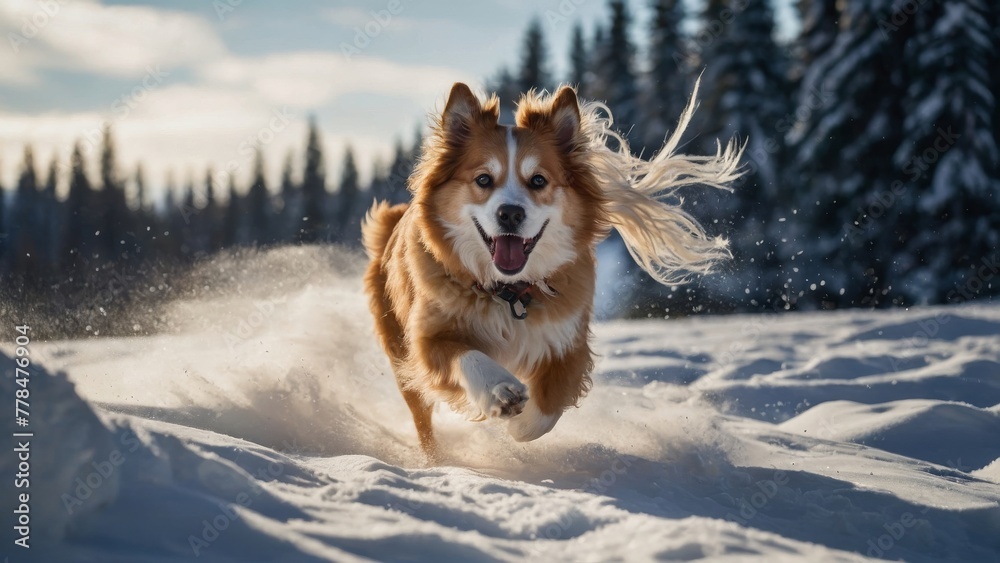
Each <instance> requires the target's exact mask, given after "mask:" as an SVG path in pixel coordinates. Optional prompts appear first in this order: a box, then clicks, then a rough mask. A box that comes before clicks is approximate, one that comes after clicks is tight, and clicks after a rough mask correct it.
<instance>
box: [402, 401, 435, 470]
mask: <svg viewBox="0 0 1000 563" xmlns="http://www.w3.org/2000/svg"><path fill="white" fill-rule="evenodd" d="M400 391H402V392H403V399H404V400H405V401H406V406H408V407H410V414H412V415H413V425H414V426H416V427H417V439H418V440H420V449H421V450H423V452H424V455H426V456H427V461H428V462H430V463H432V464H433V463H436V462H437V461H438V448H437V440H435V439H434V429H433V427H432V425H431V413H432V412H433V405H431V404H429V403H428V402H427V401H425V400H424V398H423V397H422V396H421V395H420V392H419V391H414V390H413V389H405V388H402V387H400Z"/></svg>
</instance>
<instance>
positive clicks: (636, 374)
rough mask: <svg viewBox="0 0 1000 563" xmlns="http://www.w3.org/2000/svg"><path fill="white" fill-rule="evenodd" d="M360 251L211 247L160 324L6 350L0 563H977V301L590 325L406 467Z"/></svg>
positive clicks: (993, 345)
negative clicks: (498, 402) (491, 411)
mask: <svg viewBox="0 0 1000 563" xmlns="http://www.w3.org/2000/svg"><path fill="white" fill-rule="evenodd" d="M361 265H362V260H361V258H360V257H358V256H356V255H353V254H349V253H345V252H342V251H339V250H337V249H328V248H284V249H278V250H274V251H270V252H266V253H261V254H257V255H251V256H244V257H240V258H220V259H218V260H215V261H212V262H208V263H206V264H203V265H202V267H201V268H200V269H199V270H198V271H196V272H195V273H194V274H192V275H191V276H189V277H186V278H185V279H182V280H176V281H175V283H176V284H178V286H183V287H184V288H185V290H184V291H183V292H182V293H183V294H185V295H188V296H189V297H187V298H185V299H183V300H181V301H178V302H176V303H174V304H173V305H172V306H171V309H170V315H171V320H172V326H174V327H175V329H174V330H173V331H172V332H171V333H170V334H161V335H156V336H149V337H136V338H128V339H91V340H86V341H63V342H50V343H32V345H31V346H32V353H33V358H34V361H35V365H36V366H41V365H44V366H45V369H46V370H47V371H45V372H42V371H41V369H42V368H40V367H36V368H35V369H36V373H35V375H34V376H33V377H34V378H35V379H34V380H33V385H34V387H33V391H32V393H33V397H35V401H36V404H37V405H38V407H37V409H38V412H37V413H34V414H33V418H32V425H33V430H34V432H35V433H36V436H37V441H36V443H35V444H34V446H33V447H34V448H36V450H35V451H36V452H37V458H35V459H34V466H33V467H34V471H35V474H34V475H33V477H34V479H33V482H32V490H33V492H34V491H37V493H38V496H37V497H33V498H34V499H35V500H34V504H33V506H32V509H33V511H34V513H33V514H34V519H33V522H34V530H36V531H37V533H38V537H36V538H33V539H34V542H33V543H34V547H33V548H32V550H31V551H30V552H23V551H22V552H18V551H12V548H8V549H7V551H8V552H9V553H10V556H11V561H22V560H29V561H31V560H38V561H42V560H57V559H51V558H50V557H59V558H64V559H65V560H80V561H88V560H92V561H135V560H142V561H180V560H187V559H190V558H191V557H193V556H195V555H197V556H199V557H200V558H202V559H205V560H210V561H257V560H280V561H321V560H338V561H340V560H352V559H355V558H358V559H366V558H370V559H377V560H387V559H391V560H429V559H440V558H451V559H463V560H482V561H493V560H523V559H524V558H526V557H531V558H554V559H561V560H564V559H574V560H607V559H613V558H621V557H625V558H630V559H652V558H661V559H697V558H703V557H712V558H723V557H731V558H735V559H743V558H747V557H753V556H757V557H761V558H764V557H767V558H768V559H776V560H783V559H794V558H808V559H810V560H859V559H864V558H865V557H884V558H889V559H900V558H904V559H907V560H918V561H919V560H931V559H936V558H942V557H950V558H956V559H963V560H997V559H1000V484H998V483H1000V461H998V458H1000V448H998V446H997V444H998V443H1000V442H998V438H997V436H998V435H1000V434H998V433H997V429H998V426H997V424H998V423H997V420H998V416H1000V375H998V374H1000V339H998V337H997V335H998V334H1000V308H997V307H962V308H950V309H946V308H941V309H925V310H915V311H909V312H903V311H897V312H877V313H868V312H842V313H832V314H809V315H784V316H780V317H778V316H734V317H726V318H705V319H689V320H684V321H672V322H665V321H657V322H633V323H608V324H601V325H598V326H596V327H595V328H596V336H597V348H598V349H599V351H600V353H601V355H602V359H601V361H600V362H599V363H598V372H599V373H598V374H597V375H596V377H595V387H594V390H593V391H592V393H591V395H590V396H589V397H588V398H587V399H585V400H584V401H583V404H582V406H581V407H580V408H579V409H575V410H572V411H570V412H568V413H567V414H566V415H565V416H564V417H563V419H562V421H560V424H559V425H558V426H557V427H556V429H555V430H554V431H553V432H552V433H551V434H549V435H547V436H545V437H543V438H541V439H540V440H538V441H536V442H532V443H528V444H518V443H515V442H513V441H512V440H511V439H510V438H509V437H507V435H506V432H505V431H504V429H503V427H502V426H500V425H490V424H476V423H470V422H466V421H464V420H463V419H461V418H460V417H459V416H457V415H455V414H452V413H450V412H448V411H447V410H446V409H444V408H443V407H442V408H439V409H438V411H437V412H436V413H435V417H436V426H437V431H438V433H439V435H440V437H441V442H442V446H443V448H442V449H443V450H444V451H446V452H450V453H449V456H448V458H447V459H446V460H445V462H444V463H443V464H442V465H441V466H438V467H423V466H421V463H420V459H421V458H420V455H419V452H418V449H417V447H416V435H415V431H414V430H413V428H412V423H411V421H410V417H409V414H408V412H407V410H406V406H405V405H404V403H403V401H402V399H401V397H400V396H399V393H398V391H397V390H396V388H395V382H394V380H393V378H392V376H391V374H390V373H389V371H388V365H387V362H386V360H385V358H384V357H383V356H382V354H381V352H380V351H379V349H378V346H377V343H376V342H375V340H374V338H373V336H372V333H371V322H370V320H369V318H368V312H367V307H366V303H365V300H364V298H363V295H362V293H361V287H360V281H359V275H358V274H359V271H360V268H361ZM8 364H9V360H5V361H4V371H5V373H6V372H7V371H9V365H8ZM60 371H64V372H65V373H66V374H67V375H65V376H64V375H59V374H58V372H60ZM3 385H4V387H3V389H4V392H5V393H6V394H7V395H8V396H9V395H10V394H12V392H13V387H12V386H11V382H10V378H9V377H5V378H4V383H3ZM11 423H12V421H11ZM8 430H9V431H11V432H12V431H13V428H12V427H11V428H8ZM116 452H117V454H116ZM112 458H113V459H116V460H118V459H120V460H121V462H120V463H114V464H112V466H113V468H112V470H111V471H110V473H108V475H107V476H106V477H104V476H102V477H101V482H100V483H99V484H97V486H90V485H87V478H88V477H89V476H90V475H91V474H93V473H94V472H97V473H98V474H99V475H100V474H101V468H104V469H107V465H105V462H107V461H108V460H111V459H112ZM10 463H11V457H10V456H4V457H0V471H2V472H3V473H4V474H5V475H9V474H11V473H12V467H11V466H10ZM78 479H79V481H78ZM81 482H82V483H83V484H84V485H86V486H85V487H80V486H79V483H81ZM91 482H92V483H95V484H96V482H97V480H96V479H94V478H91ZM6 486H8V487H9V485H6ZM88 489H89V492H88ZM4 494H5V498H12V497H11V494H9V492H5V493H4ZM84 497H86V498H84ZM8 514H10V511H8ZM5 545H6V546H10V545H12V544H11V542H9V541H8V542H7V543H5ZM43 555H44V557H43Z"/></svg>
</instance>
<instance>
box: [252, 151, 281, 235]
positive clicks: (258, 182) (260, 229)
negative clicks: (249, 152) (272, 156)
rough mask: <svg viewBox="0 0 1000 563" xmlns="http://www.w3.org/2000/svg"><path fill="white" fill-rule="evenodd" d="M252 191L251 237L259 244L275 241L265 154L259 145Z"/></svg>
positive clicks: (254, 166) (256, 153)
mask: <svg viewBox="0 0 1000 563" xmlns="http://www.w3.org/2000/svg"><path fill="white" fill-rule="evenodd" d="M251 182H252V183H251V184H250V191H249V192H247V202H246V205H247V212H248V214H249V216H250V230H251V233H250V239H251V240H252V241H253V242H254V243H255V244H257V245H261V246H263V245H268V244H271V243H272V242H273V240H274V239H273V237H272V236H271V230H270V226H271V222H272V219H273V218H272V216H273V210H272V208H271V194H270V192H269V191H268V189H267V179H266V178H265V176H264V155H263V153H262V152H261V150H260V148H259V147H258V148H257V150H256V152H255V153H254V161H253V180H252V181H251Z"/></svg>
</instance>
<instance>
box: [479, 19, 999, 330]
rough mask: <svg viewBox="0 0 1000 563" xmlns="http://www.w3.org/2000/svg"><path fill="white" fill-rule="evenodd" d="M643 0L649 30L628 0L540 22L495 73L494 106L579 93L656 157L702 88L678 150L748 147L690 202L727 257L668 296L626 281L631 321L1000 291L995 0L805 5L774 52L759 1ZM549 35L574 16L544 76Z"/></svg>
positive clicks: (643, 280)
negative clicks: (510, 63)
mask: <svg viewBox="0 0 1000 563" xmlns="http://www.w3.org/2000/svg"><path fill="white" fill-rule="evenodd" d="M633 7H634V5H633ZM648 7H649V14H650V16H649V17H648V18H647V19H648V23H647V24H646V25H647V29H633V28H635V26H636V25H637V24H636V23H635V22H634V21H633V15H632V14H631V13H630V5H629V4H628V3H626V2H625V1H623V0H611V1H610V2H609V3H608V9H607V18H606V20H605V21H603V22H599V23H598V24H596V25H595V26H593V27H592V28H590V29H585V28H584V27H582V26H581V25H580V24H575V25H574V24H573V23H572V22H567V21H566V17H564V16H563V15H562V14H560V13H558V12H549V13H546V14H543V15H542V16H541V17H540V18H539V19H537V20H536V21H535V22H533V23H532V24H531V25H530V26H529V28H528V29H527V31H526V33H525V37H524V41H523V44H522V46H521V60H520V68H519V70H517V71H510V70H507V69H501V70H500V71H499V72H497V73H496V74H495V75H494V78H493V80H492V89H493V90H496V91H498V92H499V93H500V95H501V97H502V101H503V102H504V103H505V104H507V107H512V106H513V99H514V97H515V95H516V93H517V92H519V91H523V90H526V89H528V88H531V87H534V88H538V89H542V88H545V89H552V88H553V87H554V86H555V85H556V84H558V83H560V82H568V83H570V84H573V85H576V86H577V87H578V90H579V92H580V94H581V95H582V96H584V97H585V98H590V99H597V100H601V101H604V102H606V103H607V105H608V106H609V107H610V109H611V111H612V112H613V114H614V116H615V121H616V124H617V126H618V127H619V130H620V131H621V132H622V133H625V135H626V137H627V139H628V141H629V143H630V145H631V147H632V149H633V151H634V152H635V153H636V154H639V155H642V156H651V155H652V152H653V151H655V150H657V148H659V146H660V145H661V144H662V142H663V139H664V137H665V135H667V134H668V133H669V132H670V131H671V130H672V129H673V127H674V126H675V125H676V120H677V116H678V115H679V114H680V112H681V110H682V108H683V106H684V103H685V102H686V100H687V97H688V96H689V94H690V92H691V90H692V87H693V84H694V81H695V80H696V79H697V78H699V77H700V78H701V90H700V92H699V99H700V105H699V108H698V112H697V113H696V115H695V120H694V122H693V123H692V125H691V126H690V127H689V130H688V134H687V141H686V143H685V144H684V150H685V151H688V152H695V153H701V154H712V153H714V152H715V150H716V146H715V142H716V139H722V140H726V139H728V138H730V137H731V136H733V135H736V136H738V138H740V139H741V140H743V141H744V142H746V143H747V145H746V153H745V155H746V156H745V163H746V164H745V169H746V175H745V176H744V178H743V179H742V180H741V182H740V183H739V184H738V185H737V186H736V187H735V190H734V192H733V193H732V194H729V193H725V192H717V191H704V190H701V191H694V192H692V193H691V194H689V196H688V199H687V201H686V205H688V206H690V207H691V208H692V209H693V210H694V213H695V215H696V216H697V217H698V218H699V219H700V220H701V221H702V222H703V224H705V225H707V226H708V227H709V228H710V230H711V231H712V232H713V233H715V234H722V235H726V236H727V237H728V238H730V240H731V242H732V249H733V254H734V259H733V261H732V263H731V264H730V265H729V266H728V267H727V268H726V269H725V271H724V272H723V273H722V274H720V275H714V276H709V277H707V278H705V279H704V280H702V281H701V283H700V284H698V285H696V286H693V287H688V288H674V289H682V291H680V292H677V291H674V290H673V289H664V288H660V287H659V286H657V285H656V284H654V283H652V282H651V281H650V280H649V278H648V277H647V276H645V275H643V274H641V273H636V274H635V276H636V282H637V285H638V286H639V290H638V292H637V293H636V295H635V296H634V299H635V301H636V302H635V304H634V305H635V306H636V307H638V309H637V311H636V314H638V315H641V316H646V315H647V310H648V311H652V314H654V315H655V314H660V315H662V314H663V312H664V311H678V312H683V311H684V310H691V309H699V308H703V307H706V306H707V307H711V308H713V309H714V310H719V311H722V310H733V309H735V310H746V311H754V310H784V309H791V308H805V309H812V308H837V307H881V306H889V305H893V304H896V305H909V304H922V303H945V302H958V301H964V300H968V299H972V298H976V297H981V296H989V295H996V294H997V293H998V288H1000V271H997V270H998V268H1000V155H998V150H997V146H998V142H1000V117H998V116H1000V103H998V102H997V100H996V95H997V93H998V92H1000V72H997V71H996V69H998V68H1000V5H998V4H997V3H996V2H989V1H987V0H798V2H797V4H796V9H797V11H798V16H799V18H800V21H801V24H802V25H801V30H800V32H799V34H798V36H797V37H796V38H794V39H793V40H791V41H790V42H787V43H780V42H778V41H777V40H776V39H775V27H776V23H775V18H774V11H773V6H772V5H771V4H770V2H769V1H768V0H705V2H704V3H703V5H702V8H701V10H700V11H699V12H698V13H688V12H687V11H686V10H685V5H684V3H683V2H682V1H681V0H651V1H649V3H648ZM689 20H693V21H694V23H695V25H694V28H693V29H694V31H691V32H688V31H686V30H687V29H690V26H687V25H684V22H686V21H689ZM547 25H574V27H573V28H572V32H571V34H570V43H569V45H568V53H567V57H566V60H567V62H568V64H567V65H566V68H567V70H566V73H565V75H564V76H555V75H554V74H553V73H552V72H551V71H550V68H551V66H550V64H549V62H548V59H547V48H548V45H547V44H546V41H545V38H544V33H545V29H546V26H547ZM633 37H641V38H642V40H641V41H640V44H635V43H634V42H633V39H632V38H633ZM632 271H633V272H635V271H636V268H632ZM994 278H995V279H994ZM991 280H992V281H991ZM672 304H673V305H672ZM672 306H673V309H671V307H672Z"/></svg>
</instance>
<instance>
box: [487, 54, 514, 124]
mask: <svg viewBox="0 0 1000 563" xmlns="http://www.w3.org/2000/svg"><path fill="white" fill-rule="evenodd" d="M486 89H487V90H488V91H490V92H493V93H495V94H496V95H497V97H498V98H500V122H501V123H513V122H514V110H515V109H516V105H515V104H516V103H517V99H518V98H519V97H520V95H521V87H520V84H519V82H518V80H517V78H515V77H514V75H513V74H511V73H510V70H508V69H507V67H502V68H501V69H500V71H499V72H497V74H496V76H494V77H493V78H490V79H489V80H487V81H486Z"/></svg>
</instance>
